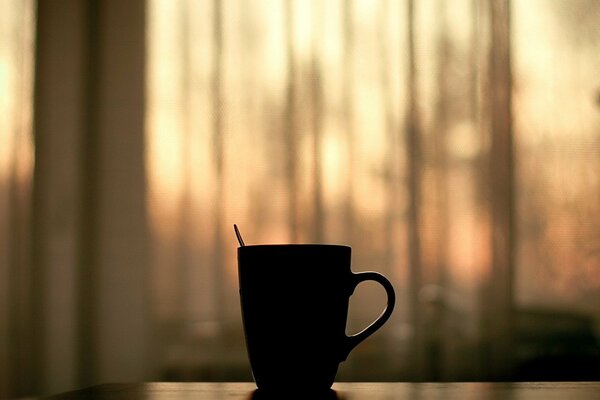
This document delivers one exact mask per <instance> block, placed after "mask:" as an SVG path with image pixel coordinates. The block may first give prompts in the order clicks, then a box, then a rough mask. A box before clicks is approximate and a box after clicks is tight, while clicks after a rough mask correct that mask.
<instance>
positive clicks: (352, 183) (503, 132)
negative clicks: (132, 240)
mask: <svg viewBox="0 0 600 400" xmlns="http://www.w3.org/2000/svg"><path fill="white" fill-rule="evenodd" d="M599 16H600V10H599V8H598V6H597V5H596V3H594V2H590V1H584V0H581V1H575V2H567V1H559V2H543V1H535V2H534V1H531V2H529V1H528V2H514V3H513V5H512V8H509V3H508V2H505V1H492V2H479V1H473V0H459V1H452V2H450V1H444V0H427V1H418V2H417V1H412V0H406V1H388V0H381V1H361V0H355V1H352V0H338V1H327V2H322V1H293V0H289V1H253V2H249V1H243V0H230V1H212V2H210V1H202V2H197V1H179V2H170V1H161V0H153V1H150V12H149V26H150V29H149V32H148V44H149V80H148V92H149V97H148V113H147V125H148V131H147V132H148V148H147V160H148V164H147V165H148V179H149V183H150V192H149V195H148V204H149V210H150V212H151V218H152V229H153V231H152V232H153V235H154V249H155V253H154V266H153V277H154V278H153V282H154V286H153V291H154V292H153V293H154V301H155V312H156V318H157V319H158V321H159V326H161V335H162V336H161V340H163V343H164V345H165V347H164V348H165V351H164V353H163V354H161V355H160V357H163V359H164V360H165V363H166V364H169V363H170V364H173V365H190V364H194V363H197V364H198V365H202V362H205V364H204V367H206V370H202V369H201V368H200V367H199V368H200V369H199V371H203V372H202V373H205V374H208V375H210V374H215V375H216V376H219V374H225V372H223V371H224V368H225V367H223V365H221V367H219V365H220V364H219V363H220V361H219V360H222V355H223V354H230V355H231V357H232V359H231V360H229V361H228V362H229V363H230V364H229V366H228V367H231V365H232V364H235V363H236V362H239V363H241V365H243V363H244V362H245V359H244V357H245V355H244V349H243V347H241V348H238V347H235V346H243V339H242V337H241V335H242V333H241V331H240V327H241V326H240V324H239V310H238V303H237V302H238V300H237V290H236V287H237V283H236V260H235V249H236V242H235V238H234V235H233V231H232V230H231V226H232V224H233V223H237V224H238V225H239V226H240V227H241V229H242V232H243V234H244V237H245V239H246V241H247V242H249V243H287V242H294V243H296V242H326V243H345V244H349V245H351V246H352V247H353V252H354V257H355V260H356V261H355V265H354V267H353V268H354V270H362V269H375V270H378V271H382V272H383V273H384V274H386V275H387V276H389V277H391V279H392V281H393V283H394V285H395V287H396V290H397V291H398V293H399V305H398V307H397V311H396V312H395V315H394V316H393V318H392V321H391V323H389V324H388V325H387V327H386V328H385V329H384V330H383V331H382V332H381V333H380V334H378V335H375V336H374V337H373V338H372V339H370V340H369V342H368V343H366V344H365V345H364V346H362V347H361V348H358V349H357V351H356V354H353V355H352V356H351V357H350V358H349V360H348V362H347V363H346V365H345V366H344V367H342V369H341V370H340V376H341V378H342V379H359V380H370V379H373V380H380V379H383V380H387V379H391V380H394V379H406V378H409V379H410V378H413V379H429V380H432V379H469V378H478V377H482V376H496V377H498V376H501V375H502V374H503V373H504V372H506V371H504V372H502V371H501V370H502V368H504V367H505V366H507V365H514V363H515V362H518V360H515V359H514V357H517V356H516V355H514V354H512V353H514V352H513V350H514V347H510V346H515V341H516V340H517V339H515V337H514V336H513V334H514V332H515V329H516V325H515V324H516V323H517V320H518V318H517V317H516V316H515V313H514V311H515V310H519V309H521V308H527V307H532V306H535V307H558V308H566V309H569V310H572V311H578V312H586V313H592V314H594V315H596V318H597V317H598V314H599V313H600V309H599V307H598V304H599V303H598V296H599V293H600V292H599V290H600V282H599V281H598V277H599V276H600V273H599V272H600V271H599V268H600V264H599V262H600V259H599V258H598V248H597V240H596V238H597V236H598V234H599V233H600V230H599V229H600V224H599V223H598V221H600V207H599V206H598V205H599V204H600V201H598V196H599V195H600V186H599V185H600V181H599V180H598V174H597V172H596V170H597V168H598V160H599V159H600V157H599V156H600V145H599V143H600V142H599V140H600V136H599V132H598V128H597V127H598V126H599V124H598V122H599V121H598V118H599V112H598V100H597V98H598V97H597V96H598V94H597V91H598V87H597V85H598V84H599V82H598V80H597V76H596V74H595V73H596V66H597V65H598V62H597V61H600V60H598V54H600V51H599V50H600V49H599V48H598V43H600V41H598V38H599V35H600V31H599V30H598V29H597V24H595V22H594V18H596V20H595V21H597V18H598V17H599ZM580 38H583V39H581V40H580ZM594 85H596V87H594ZM358 292H360V293H358V294H357V295H356V296H355V297H357V299H356V300H355V301H354V302H353V303H352V312H351V319H350V321H349V327H348V330H349V331H350V332H351V331H355V330H357V329H360V327H362V326H364V325H365V324H367V323H368V322H369V321H370V320H372V319H373V318H374V316H375V315H376V314H377V312H378V310H379V309H380V308H381V307H382V302H383V294H382V293H379V291H378V290H377V288H376V287H368V286H366V287H364V288H363V287H361V288H360V289H359V290H358ZM499 343H500V344H499ZM502 343H504V344H502ZM232 346H233V347H232ZM507 346H508V347H507ZM207 349H213V350H214V354H210V353H211V351H207ZM507 350H508V352H507ZM509 353H510V354H509ZM203 357H204V359H203ZM489 357H491V361H490V360H489ZM192 360H195V361H192ZM211 363H212V364H211ZM490 364H492V365H493V367H491V366H490ZM211 365H212V367H213V369H211ZM365 366H368V367H365ZM495 368H496V369H497V370H494V369H495ZM175 369H177V368H175ZM183 370H185V371H180V370H178V371H172V372H173V374H175V376H177V374H184V375H185V374H186V373H189V369H188V370H186V369H185V368H183ZM186 371H187V372H186ZM229 371H231V370H229Z"/></svg>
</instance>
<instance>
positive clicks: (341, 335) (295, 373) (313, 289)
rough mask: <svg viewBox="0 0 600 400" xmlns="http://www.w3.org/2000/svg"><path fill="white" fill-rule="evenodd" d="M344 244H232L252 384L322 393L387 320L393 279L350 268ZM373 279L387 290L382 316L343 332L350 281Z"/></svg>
mask: <svg viewBox="0 0 600 400" xmlns="http://www.w3.org/2000/svg"><path fill="white" fill-rule="evenodd" d="M350 257H351V248H350V247H349V246H342V245H326V244H278V245H252V246H241V247H239V248H238V273H239V285H240V301H241V310H242V320H243V325H244V333H245V337H246V348H247V350H248V358H249V360H250V366H251V368H252V374H253V376H254V380H255V382H256V385H257V386H258V388H259V389H270V388H272V389H278V388H282V387H288V388H289V383H290V381H294V382H295V384H296V387H302V388H304V389H307V390H326V389H328V388H330V387H331V385H332V384H333V381H334V379H335V375H336V373H337V369H338V365H339V363H340V362H342V361H344V360H346V357H347V356H348V354H349V353H350V352H351V351H352V349H354V347H356V345H358V344H359V343H360V342H362V341H363V340H365V339H366V338H367V337H369V336H370V335H372V334H373V333H374V332H375V331H376V330H378V329H379V328H381V326H382V325H383V324H384V323H385V322H386V321H387V320H388V319H389V317H390V315H391V314H392V311H393V309H394V303H395V293H394V288H393V287H392V284H391V283H390V282H389V281H388V280H387V279H386V278H385V277H384V276H383V275H381V274H378V273H376V272H370V271H369V272H359V273H353V272H352V271H351V269H350ZM368 280H373V281H376V282H378V283H380V284H381V285H382V286H383V288H384V289H385V291H386V293H387V306H386V308H385V309H384V310H383V312H382V313H381V315H380V316H379V317H378V318H377V319H376V320H375V321H374V322H373V323H372V324H371V325H369V326H368V327H366V328H365V329H364V330H362V331H361V332H359V333H357V334H355V335H351V336H347V335H346V332H345V330H346V319H347V315H348V302H349V299H350V296H351V295H352V293H353V292H354V289H355V288H356V286H357V285H358V284H359V283H361V282H363V281H368Z"/></svg>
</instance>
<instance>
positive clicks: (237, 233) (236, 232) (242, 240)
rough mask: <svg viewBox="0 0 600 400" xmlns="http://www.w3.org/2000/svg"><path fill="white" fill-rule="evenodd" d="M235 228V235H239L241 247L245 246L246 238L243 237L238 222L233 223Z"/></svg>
mask: <svg viewBox="0 0 600 400" xmlns="http://www.w3.org/2000/svg"><path fill="white" fill-rule="evenodd" d="M233 230H234V231H235V236H237V240H238V242H240V247H244V246H245V244H244V239H242V235H241V234H240V230H239V229H238V227H237V225H236V224H233Z"/></svg>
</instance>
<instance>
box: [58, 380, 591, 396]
mask: <svg viewBox="0 0 600 400" xmlns="http://www.w3.org/2000/svg"><path fill="white" fill-rule="evenodd" d="M49 398H52V399H110V400H119V399H132V400H138V399H139V400H141V399H148V400H167V399H168V400H178V399H193V400H201V399H206V400H213V399H214V400H217V399H218V400H236V399H244V400H257V399H286V398H302V399H344V400H348V399H369V400H384V399H385V400H395V399H398V400H400V399H411V400H429V399H436V400H438V399H439V400H453V399H461V400H486V399H490V400H491V399H493V400H501V399H510V400H538V399H539V400H553V399H565V400H584V399H585V400H588V399H590V400H592V399H593V400H600V382H558V383H554V382H552V383H550V382H548V383H358V382H357V383H335V384H334V385H333V390H331V391H329V392H326V393H301V386H300V385H299V384H298V383H295V382H292V381H290V383H289V389H287V390H286V391H282V392H278V393H272V394H270V393H263V392H261V391H258V390H256V386H255V385H254V383H247V382H244V383H114V384H105V385H99V386H93V387H90V388H87V389H82V390H77V391H73V392H67V393H62V394H58V395H55V396H51V397H49Z"/></svg>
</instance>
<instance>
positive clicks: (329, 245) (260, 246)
mask: <svg viewBox="0 0 600 400" xmlns="http://www.w3.org/2000/svg"><path fill="white" fill-rule="evenodd" d="M267 247H327V248H346V249H352V247H350V246H348V245H346V244H335V243H334V244H329V243H273V244H247V245H245V246H238V249H243V248H267Z"/></svg>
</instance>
